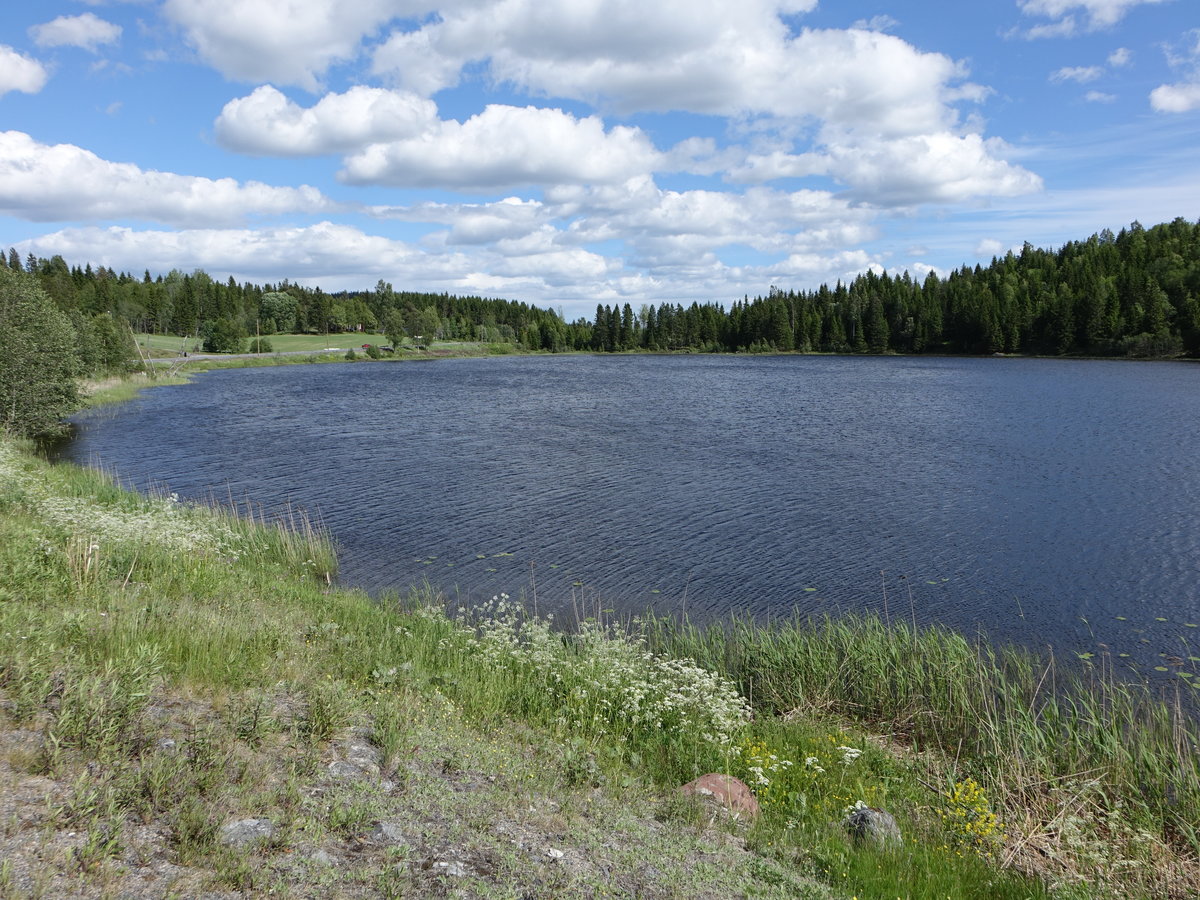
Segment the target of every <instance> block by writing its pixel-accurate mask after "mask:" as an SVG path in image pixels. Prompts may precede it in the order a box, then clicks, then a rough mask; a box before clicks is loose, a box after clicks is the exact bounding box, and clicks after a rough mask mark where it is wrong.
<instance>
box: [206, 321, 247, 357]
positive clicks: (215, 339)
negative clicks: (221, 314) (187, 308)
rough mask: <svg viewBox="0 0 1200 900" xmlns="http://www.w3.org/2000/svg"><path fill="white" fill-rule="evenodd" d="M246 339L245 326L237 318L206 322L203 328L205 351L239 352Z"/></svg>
mask: <svg viewBox="0 0 1200 900" xmlns="http://www.w3.org/2000/svg"><path fill="white" fill-rule="evenodd" d="M245 339H246V328H245V326H244V325H243V324H242V323H241V321H239V320H237V319H226V318H220V319H217V320H215V321H212V322H208V323H206V326H205V329H204V352H205V353H241V352H242V347H243V341H245Z"/></svg>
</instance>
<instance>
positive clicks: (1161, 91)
mask: <svg viewBox="0 0 1200 900" xmlns="http://www.w3.org/2000/svg"><path fill="white" fill-rule="evenodd" d="M1150 105H1151V106H1152V107H1153V108H1154V109H1155V110H1157V111H1158V112H1169V113H1185V112H1191V111H1192V110H1193V109H1200V80H1197V81H1190V82H1188V81H1183V82H1179V83H1178V84H1161V85H1159V86H1158V87H1156V88H1155V89H1154V90H1152V91H1151V92H1150Z"/></svg>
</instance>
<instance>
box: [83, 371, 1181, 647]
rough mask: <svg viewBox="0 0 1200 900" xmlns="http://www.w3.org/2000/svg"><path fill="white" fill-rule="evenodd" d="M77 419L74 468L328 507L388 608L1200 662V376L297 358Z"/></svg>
mask: <svg viewBox="0 0 1200 900" xmlns="http://www.w3.org/2000/svg"><path fill="white" fill-rule="evenodd" d="M77 422H78V425H79V433H78V437H77V439H76V440H75V441H74V442H73V443H72V444H71V445H69V446H68V447H67V448H66V450H65V451H64V455H65V456H67V457H68V458H70V459H73V460H76V461H79V462H84V463H92V464H98V465H102V466H105V467H107V468H110V469H113V470H115V471H116V472H117V473H118V474H119V475H120V476H121V477H122V478H123V479H124V480H125V481H127V482H129V483H131V484H132V485H134V486H137V487H139V488H146V487H149V486H160V487H166V488H169V489H170V490H172V491H176V492H178V493H179V494H180V495H181V496H184V497H191V498H207V497H209V496H212V495H215V496H216V497H218V498H220V499H225V498H228V497H232V498H234V499H236V500H244V499H245V498H251V499H253V500H254V501H255V502H257V503H262V504H264V505H265V506H266V507H267V508H268V509H277V508H279V507H280V506H281V505H282V504H283V503H285V502H290V503H292V504H298V505H300V506H302V507H305V508H307V509H309V510H310V511H312V512H314V513H317V514H319V516H320V518H321V519H322V520H323V522H324V523H325V525H326V526H328V528H329V529H330V530H331V531H332V532H333V534H334V535H335V537H336V539H337V542H338V544H339V549H340V554H339V555H340V560H341V579H342V581H343V583H347V584H351V585H357V586H361V587H364V588H367V589H370V590H372V591H380V590H383V589H387V588H397V589H401V590H403V589H404V588H406V587H407V586H409V585H411V584H414V583H419V582H421V581H423V580H426V579H428V580H429V581H430V582H432V583H434V584H436V585H438V586H440V587H441V588H442V589H443V590H445V591H446V592H447V593H450V594H453V593H455V592H457V593H458V594H460V595H462V596H463V597H465V598H467V599H482V598H485V597H489V596H491V595H492V594H494V593H498V592H500V591H506V592H508V593H509V594H511V595H513V596H520V595H522V594H524V595H525V596H526V597H527V598H529V599H532V596H533V593H534V591H535V589H536V595H537V601H538V605H539V609H540V610H542V611H549V610H553V609H559V610H564V609H570V608H571V606H572V602H574V603H575V604H576V605H578V604H580V603H581V602H582V603H584V604H586V606H587V608H590V609H594V608H595V606H596V604H600V605H601V606H602V607H603V608H611V609H615V610H618V611H620V612H636V611H641V610H643V609H645V608H646V607H647V606H654V607H656V608H657V609H659V610H661V611H669V610H682V609H686V611H687V612H688V614H689V615H692V616H693V617H696V616H703V617H707V616H723V615H726V614H728V613H731V612H739V613H748V614H751V615H754V616H759V617H779V616H785V615H788V614H790V613H792V612H793V611H794V610H799V611H801V612H805V613H808V612H823V611H838V610H847V609H862V608H869V609H874V610H878V611H880V612H881V613H883V612H885V608H886V614H887V615H888V616H890V617H893V618H895V617H902V618H904V619H909V618H910V617H915V618H916V619H917V621H919V622H922V623H928V622H940V623H944V624H947V625H950V626H952V627H954V628H957V629H960V630H962V631H964V632H966V633H969V634H974V633H976V632H978V631H984V632H986V633H987V634H989V635H990V636H992V637H993V638H998V639H1002V640H1016V641H1019V642H1022V643H1025V644H1028V645H1031V646H1044V645H1047V644H1050V645H1053V646H1055V647H1056V648H1057V649H1058V650H1059V651H1060V652H1067V653H1072V652H1074V653H1087V652H1099V651H1101V650H1103V649H1105V648H1104V647H1103V646H1101V645H1107V647H1108V648H1111V652H1112V653H1113V654H1114V656H1115V655H1116V654H1118V653H1129V654H1131V656H1130V657H1129V658H1128V659H1129V660H1130V661H1137V662H1138V663H1139V664H1141V665H1142V666H1143V667H1144V668H1146V669H1147V670H1152V668H1153V666H1155V665H1158V664H1165V661H1164V660H1163V659H1162V657H1161V656H1160V654H1166V655H1168V656H1179V657H1182V658H1183V659H1185V660H1186V658H1187V657H1188V656H1190V655H1196V656H1200V649H1198V648H1193V647H1192V646H1191V645H1190V644H1189V643H1188V641H1189V640H1192V639H1194V640H1196V641H1197V642H1200V633H1198V632H1200V629H1195V627H1194V626H1195V625H1196V624H1200V513H1198V511H1200V462H1198V461H1197V456H1196V449H1197V447H1200V366H1193V365H1189V364H1184V363H1126V362H1093V361H1086V362H1084V361H1056V360H1015V359H916V358H830V357H761V358H755V357H708V356H704V357H620V358H608V357H578V356H576V357H562V358H548V357H515V358H501V359H477V360H444V361H439V362H434V363H424V364H402V363H394V364H337V365H322V366H289V367H282V368H263V369H244V370H232V371H222V372H210V373H206V374H203V375H200V376H198V377H197V378H196V380H195V381H194V383H192V384H190V385H184V386H178V387H164V388H156V389H154V390H151V391H148V392H146V393H145V394H144V395H143V396H142V397H141V398H140V399H138V400H137V401H135V402H133V403H131V404H128V405H126V406H123V407H120V408H118V409H116V410H109V411H99V412H95V413H90V414H85V415H82V416H80V417H78V419H77ZM1119 617H1120V618H1119ZM1121 659H1125V658H1121ZM1188 668H1194V666H1193V665H1192V664H1191V663H1188Z"/></svg>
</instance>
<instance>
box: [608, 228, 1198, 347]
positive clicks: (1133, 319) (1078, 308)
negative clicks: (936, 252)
mask: <svg viewBox="0 0 1200 900" xmlns="http://www.w3.org/2000/svg"><path fill="white" fill-rule="evenodd" d="M1198 298H1200V223H1197V224H1193V223H1190V222H1188V221H1186V220H1184V219H1176V220H1175V221H1173V222H1170V223H1168V224H1163V225H1156V226H1154V227H1153V228H1150V229H1145V228H1143V227H1142V226H1141V225H1140V224H1139V223H1137V222H1134V223H1133V224H1132V225H1130V226H1129V227H1128V228H1123V229H1121V231H1120V233H1118V234H1113V233H1112V231H1110V230H1104V231H1101V232H1099V233H1098V234H1094V235H1092V236H1091V237H1090V238H1088V239H1087V240H1083V241H1073V242H1071V243H1068V244H1066V245H1064V246H1063V247H1062V248H1060V249H1058V250H1044V249H1037V248H1035V247H1033V246H1032V245H1031V244H1028V243H1026V244H1025V245H1024V247H1022V248H1021V250H1020V251H1018V252H1011V251H1010V252H1009V253H1007V254H1005V255H1004V256H1003V257H995V258H993V259H992V261H991V264H990V265H988V266H987V267H984V266H981V265H976V266H974V267H969V266H964V267H962V268H960V269H958V270H956V271H954V272H951V273H949V275H947V276H945V277H939V276H938V275H937V274H936V273H934V272H931V273H929V274H928V275H927V276H926V277H925V278H924V279H923V280H916V279H913V278H912V277H911V275H909V273H908V272H904V273H902V274H899V275H889V274H888V273H886V272H882V273H877V272H873V271H868V272H865V273H863V274H862V275H859V276H858V277H857V278H855V279H854V280H852V281H851V282H850V283H848V284H842V283H841V282H838V283H837V284H836V285H835V286H833V287H829V286H828V285H822V286H821V287H820V288H818V289H816V290H811V291H795V290H786V291H785V290H782V289H780V288H776V287H772V288H771V290H770V291H769V292H768V293H767V295H766V296H757V297H754V298H753V299H751V298H749V297H745V298H743V299H742V300H739V301H737V302H735V303H733V304H732V306H731V308H730V309H729V310H728V311H726V310H725V309H724V308H723V307H721V306H719V305H717V304H699V303H693V304H691V305H690V306H687V307H684V306H683V305H682V304H675V305H672V304H662V305H659V306H657V307H653V306H643V307H641V308H640V309H639V310H638V311H637V312H636V313H635V312H634V311H633V309H632V308H631V307H630V306H629V305H628V304H626V305H625V306H624V307H622V308H618V307H615V306H606V305H598V306H597V308H596V315H595V318H594V319H593V320H592V323H591V324H592V329H591V337H590V340H589V341H588V346H589V347H590V349H592V350H598V351H620V350H634V349H647V350H688V349H692V350H709V351H723V352H754V351H772V352H778V351H792V350H797V351H802V352H827V353H888V352H892V353H905V354H919V353H952V354H993V353H1022V354H1038V355H1050V356H1054V355H1059V356H1061V355H1088V356H1133V357H1170V356H1180V355H1186V356H1191V357H1196V356H1200V299H1198Z"/></svg>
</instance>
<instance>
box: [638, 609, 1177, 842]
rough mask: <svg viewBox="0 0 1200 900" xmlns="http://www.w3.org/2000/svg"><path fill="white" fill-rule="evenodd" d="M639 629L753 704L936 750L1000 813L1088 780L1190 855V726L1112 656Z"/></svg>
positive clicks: (752, 630)
mask: <svg viewBox="0 0 1200 900" xmlns="http://www.w3.org/2000/svg"><path fill="white" fill-rule="evenodd" d="M641 628H642V632H643V634H644V635H645V637H646V640H647V643H648V645H649V646H650V647H651V648H652V649H654V650H655V651H657V652H663V653H670V654H672V655H677V656H686V657H691V658H694V659H695V660H696V661H697V662H698V663H699V664H700V665H701V666H704V667H706V668H710V669H712V670H713V671H715V672H718V673H720V674H723V675H725V676H726V677H728V678H730V679H732V680H733V681H734V682H735V683H737V684H738V685H739V687H740V689H741V690H742V691H743V693H745V695H746V696H748V697H750V698H751V702H752V704H753V706H754V708H755V709H756V710H757V711H759V712H760V713H768V714H772V715H780V714H787V713H789V712H800V713H803V714H808V715H812V714H817V715H826V716H832V717H836V718H838V719H842V720H851V721H854V722H858V723H861V724H862V725H864V726H866V727H868V728H870V729H872V730H874V731H876V732H879V733H884V734H889V735H891V736H893V738H894V739H895V740H897V741H900V742H903V743H906V744H909V745H912V746H914V747H917V748H937V749H939V750H941V751H943V752H945V753H946V754H948V755H950V756H951V757H952V758H953V759H954V760H956V761H958V762H959V763H960V764H963V765H966V766H969V767H970V768H972V769H973V770H974V774H975V777H977V778H979V779H980V780H981V781H983V782H984V783H985V784H986V786H987V788H988V791H989V793H990V794H992V795H993V796H995V797H1001V798H1004V802H1005V803H1006V805H1007V806H1008V807H1009V808H1010V809H1014V810H1021V809H1030V808H1036V807H1039V806H1040V807H1042V810H1041V811H1042V813H1043V818H1044V819H1047V820H1049V819H1052V818H1053V817H1054V816H1055V815H1056V812H1055V811H1054V810H1053V809H1051V808H1050V807H1051V806H1052V805H1053V804H1054V803H1056V802H1058V799H1061V798H1060V797H1059V793H1058V792H1057V788H1059V787H1060V786H1061V785H1062V784H1064V783H1070V784H1081V785H1087V786H1089V790H1091V792H1092V795H1093V797H1094V799H1093V800H1092V801H1091V802H1092V803H1093V805H1094V806H1096V807H1097V808H1098V809H1100V810H1102V811H1108V810H1112V809H1118V808H1119V809H1121V810H1122V814H1123V816H1124V817H1125V818H1126V819H1128V820H1131V821H1132V822H1133V824H1134V825H1135V826H1136V827H1138V828H1143V829H1150V830H1151V831H1152V833H1154V834H1155V835H1156V836H1157V837H1158V838H1159V839H1161V840H1162V841H1165V842H1167V843H1168V844H1170V845H1171V846H1174V847H1175V848H1176V849H1177V850H1180V851H1183V852H1184V853H1186V854H1188V855H1195V854H1197V853H1200V842H1198V841H1197V829H1196V816H1197V812H1198V811H1200V751H1198V748H1200V728H1198V726H1197V722H1196V720H1195V719H1194V718H1192V716H1191V715H1190V714H1189V711H1188V710H1187V709H1185V708H1184V705H1183V704H1182V702H1181V701H1180V700H1179V699H1178V697H1176V698H1174V699H1171V698H1161V697H1157V696H1155V694H1154V692H1153V691H1152V689H1151V688H1150V687H1149V686H1148V685H1147V684H1144V683H1134V682H1130V681H1127V680H1122V679H1121V678H1118V677H1116V676H1115V674H1114V673H1113V671H1112V668H1111V667H1110V666H1107V665H1104V666H1100V667H1090V668H1079V667H1077V666H1064V665H1062V664H1060V663H1059V662H1058V661H1057V660H1056V659H1055V658H1054V657H1053V656H1052V655H1046V656H1044V657H1043V656H1038V655H1035V654H1033V653H1030V652H1028V651H1025V650H1022V649H1019V648H1014V647H1003V648H995V647H992V646H990V645H988V644H987V643H984V642H972V641H969V640H967V639H966V638H964V637H963V636H961V635H959V634H956V633H954V632H952V631H950V630H948V629H945V628H940V627H929V628H914V627H912V626H911V625H908V624H906V623H890V624H888V623H885V622H884V621H882V620H881V619H880V618H878V617H877V616H873V615H869V614H860V615H850V616H845V617H842V618H837V619H835V618H831V617H826V618H822V619H791V620H786V621H782V622H775V623H772V624H770V625H765V626H764V625H761V624H758V623H755V622H753V621H750V620H748V619H737V620H734V621H732V622H730V623H727V624H716V625H708V626H698V625H695V624H693V623H691V622H689V621H687V620H680V619H676V618H663V617H648V618H646V619H644V620H642V621H641ZM1056 797H1057V798H1058V799H1055V798H1056Z"/></svg>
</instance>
